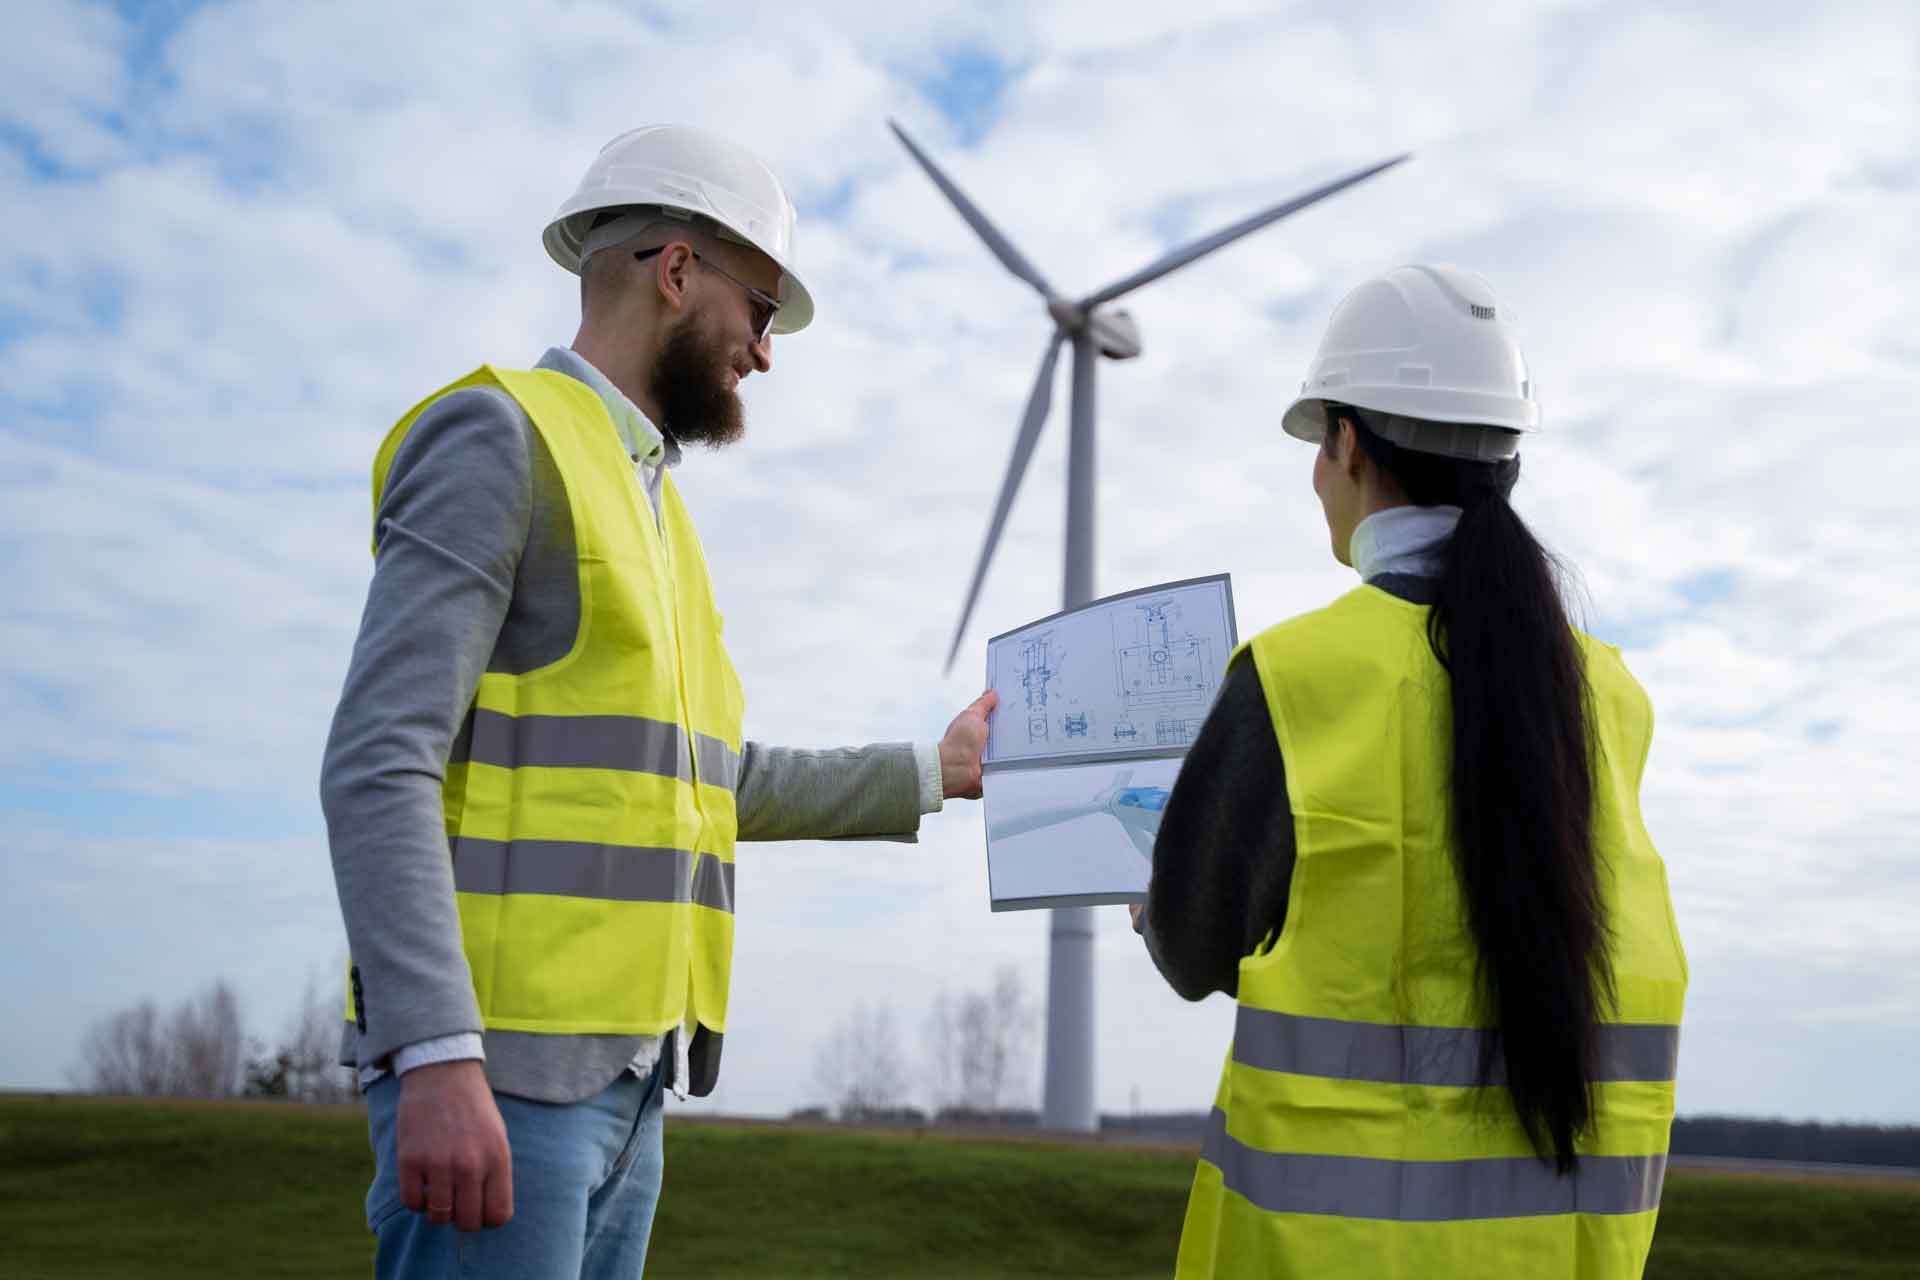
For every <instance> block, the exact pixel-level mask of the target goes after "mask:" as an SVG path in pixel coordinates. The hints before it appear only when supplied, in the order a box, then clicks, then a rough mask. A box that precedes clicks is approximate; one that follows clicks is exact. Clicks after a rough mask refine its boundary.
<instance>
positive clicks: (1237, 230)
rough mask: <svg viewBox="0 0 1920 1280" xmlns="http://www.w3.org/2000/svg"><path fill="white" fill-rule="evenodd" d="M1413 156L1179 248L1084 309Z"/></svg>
mask: <svg viewBox="0 0 1920 1280" xmlns="http://www.w3.org/2000/svg"><path fill="white" fill-rule="evenodd" d="M1411 155H1412V152H1407V153H1405V154H1403V155H1397V156H1395V157H1393V158H1392V159H1391V160H1382V161H1381V162H1380V163H1379V164H1376V165H1369V166H1368V167H1367V168H1365V169H1360V170H1357V171H1356V172H1353V173H1350V174H1348V175H1347V176H1346V177H1344V178H1336V179H1334V180H1333V181H1332V182H1329V183H1327V184H1326V185H1325V186H1319V187H1315V188H1314V189H1313V190H1311V191H1309V192H1307V193H1306V194H1305V195H1298V196H1295V197H1294V198H1293V199H1291V200H1289V201H1287V202H1286V203H1285V204H1277V205H1275V206H1273V208H1271V209H1264V210H1262V211H1261V212H1259V213H1256V214H1254V215H1253V216H1252V217H1251V218H1243V219H1241V220H1240V221H1239V222H1236V223H1234V224H1233V225H1232V226H1230V227H1226V228H1224V229H1222V230H1220V231H1216V232H1214V233H1213V234H1212V235H1210V236H1206V237H1203V238H1202V239H1199V240H1196V241H1194V242H1193V243H1192V244H1190V245H1187V246H1185V247H1184V248H1180V249H1175V250H1174V251H1173V252H1172V253H1169V254H1168V255H1167V256H1166V257H1164V258H1161V259H1160V260H1159V261H1158V262H1155V263H1152V264H1151V265H1149V266H1146V267H1143V268H1141V269H1140V270H1139V271H1136V272H1134V273H1133V274H1132V275H1130V276H1128V277H1127V278H1126V279H1124V280H1120V281H1117V282H1116V283H1114V284H1110V285H1108V286H1107V287H1106V288H1104V289H1102V290H1100V291H1099V292H1098V293H1094V294H1089V295H1088V296H1087V297H1086V298H1084V299H1082V300H1081V302H1080V307H1081V309H1082V310H1092V309H1093V308H1094V307H1097V306H1099V305H1100V304H1101V303H1103V302H1112V301H1113V300H1114V299H1115V298H1118V297H1119V296H1120V295H1122V294H1125V293H1132V292H1133V291H1134V290H1135V289H1138V288H1139V287H1140V286H1141V285H1143V284H1151V283H1152V282H1153V281H1155V280H1158V279H1159V278H1160V277H1161V276H1164V275H1166V274H1167V273H1168V272H1169V271H1178V270H1179V269H1180V268H1181V267H1184V266H1186V265H1187V264H1188V263H1189V262H1192V261H1193V260H1194V259H1195V258H1203V257H1205V256H1206V255H1207V254H1209V253H1212V252H1213V251H1214V250H1215V249H1220V248H1224V247H1225V246H1227V245H1230V244H1232V243H1233V242H1234V241H1235V240H1238V239H1239V238H1240V237H1241V236H1246V235H1252V234H1253V233H1254V232H1256V231H1258V230H1259V229H1260V228H1262V227H1264V226H1267V225H1269V224H1270V223H1275V222H1278V221H1280V219H1282V218H1284V217H1286V216H1287V215H1288V214H1290V213H1298V212H1299V211H1300V210H1302V209H1304V208H1306V207H1307V206H1308V205H1310V204H1317V203H1319V202H1320V201H1322V200H1325V199H1326V198H1327V197H1328V196H1330V195H1333V194H1335V193H1337V192H1340V191H1345V190H1346V189H1347V188H1348V187H1351V186H1353V185H1354V184H1355V183H1357V182H1365V181H1366V180H1367V179H1368V178H1371V177H1373V176H1374V175H1375V174H1376V173H1382V172H1384V171H1385V170H1388V169H1391V168H1393V166H1395V165H1397V164H1399V163H1400V162H1401V161H1403V160H1406V159H1407V158H1409V156H1411Z"/></svg>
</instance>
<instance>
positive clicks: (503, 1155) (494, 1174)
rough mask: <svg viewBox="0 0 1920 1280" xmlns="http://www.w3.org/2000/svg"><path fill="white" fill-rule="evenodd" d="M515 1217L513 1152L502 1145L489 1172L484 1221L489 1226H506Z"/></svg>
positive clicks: (482, 1215) (482, 1218)
mask: <svg viewBox="0 0 1920 1280" xmlns="http://www.w3.org/2000/svg"><path fill="white" fill-rule="evenodd" d="M512 1217H513V1153H512V1152H510V1151H508V1150H507V1147H506V1144H505V1143H502V1144H501V1145H500V1150H499V1152H498V1153H497V1155H496V1157H495V1159H494V1162H493V1168H492V1169H490V1170H489V1171H488V1173H487V1191H486V1201H485V1211H484V1212H483V1213H482V1214H481V1220H482V1222H483V1223H484V1224H485V1225H486V1226H489V1227H504V1226H506V1225H507V1223H508V1221H509V1220H511V1219H512Z"/></svg>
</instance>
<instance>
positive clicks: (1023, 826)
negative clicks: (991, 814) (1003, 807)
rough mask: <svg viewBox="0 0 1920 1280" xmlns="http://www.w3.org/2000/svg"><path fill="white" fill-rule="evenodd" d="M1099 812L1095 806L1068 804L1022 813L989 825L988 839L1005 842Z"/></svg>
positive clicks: (1098, 807) (1098, 808)
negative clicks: (1014, 837) (1013, 837)
mask: <svg viewBox="0 0 1920 1280" xmlns="http://www.w3.org/2000/svg"><path fill="white" fill-rule="evenodd" d="M1099 812H1100V806H1099V805H1093V804H1068V805H1058V806H1055V807H1053V808H1050V809H1035V810H1034V811H1033V812H1032V813H1022V814H1018V815H1016V816H1015V817H1011V818H1005V819H1002V820H1001V821H999V822H992V823H988V824H987V838H988V839H989V840H1005V839H1008V838H1010V837H1012V836H1023V835H1025V834H1027V832H1029V831H1038V830H1040V828H1042V827H1052V826H1057V825H1059V824H1060V823H1062V822H1072V821H1073V820H1074V819H1075V818H1084V817H1086V816H1087V815H1088V814H1090V813H1099Z"/></svg>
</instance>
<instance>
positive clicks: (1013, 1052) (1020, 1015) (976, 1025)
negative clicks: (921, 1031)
mask: <svg viewBox="0 0 1920 1280" xmlns="http://www.w3.org/2000/svg"><path fill="white" fill-rule="evenodd" d="M1034 1023H1035V1011H1034V1008H1033V1005H1032V1002H1031V1001H1030V1000H1029V999H1028V998H1027V992H1026V982H1025V979H1024V978H1022V976H1021V973H1020V970H1019V969H1018V968H1016V967H1014V966H1013V965H1003V966H1002V967H1001V968H999V969H998V970H996V971H995V973H994V980H993V985H992V986H991V987H988V988H987V989H986V990H984V991H965V992H962V993H960V994H959V995H958V996H952V995H949V994H948V993H947V992H945V991H942V992H941V993H940V994H939V995H938V996H936V997H935V998H934V1004H933V1009H932V1011H931V1013H930V1014H929V1015H928V1018H927V1024H926V1055H927V1075H928V1078H929V1079H930V1080H931V1081H932V1082H933V1088H934V1094H935V1106H936V1107H957V1108H959V1109H962V1110H965V1111H972V1112H977V1113H980V1114H983V1115H984V1114H991V1113H993V1112H997V1111H999V1110H1001V1109H1002V1108H1004V1107H1010V1106H1018V1105H1020V1104H1021V1103H1022V1102H1023V1101H1024V1095H1025V1091H1026V1080H1027V1068H1028V1066H1029V1062H1028V1059H1029V1058H1030V1057H1031V1056H1032V1047H1033V1029H1034Z"/></svg>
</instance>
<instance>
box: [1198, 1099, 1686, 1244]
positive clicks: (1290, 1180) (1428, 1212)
mask: <svg viewBox="0 0 1920 1280" xmlns="http://www.w3.org/2000/svg"><path fill="white" fill-rule="evenodd" d="M1200 1158H1201V1159H1202V1160H1205V1161H1206V1162H1207V1163H1209V1164H1211V1165H1214V1166H1215V1167H1216V1168H1218V1169H1219V1170H1220V1174H1221V1177H1222V1180H1223V1182H1224V1183H1225V1186H1226V1188H1227V1190H1229V1191H1231V1192H1233V1193H1235V1194H1236V1195H1239V1196H1242V1197H1244V1198H1245V1199H1246V1200H1248V1201H1250V1202H1251V1203H1252V1204H1254V1205H1257V1206H1258V1207H1259V1208H1261V1209H1264V1210H1266V1211H1267V1212H1269V1213H1311V1214H1324V1215H1327V1216H1329V1217H1340V1218H1372V1219H1378V1220H1381V1221H1387V1222H1459V1221H1468V1220H1472V1219H1475V1218H1530V1217H1537V1216H1539V1215H1542V1214H1553V1213H1601V1214H1617V1213H1645V1212H1647V1211H1648V1210H1651V1209H1657V1208H1659V1207H1660V1182H1661V1179H1662V1178H1663V1177H1664V1176H1665V1174H1666V1168H1667V1157H1666V1154H1665V1153H1664V1152H1662V1153H1660V1154H1657V1155H1645V1156H1583V1157H1581V1160H1580V1166H1579V1168H1578V1169H1577V1170H1576V1171H1575V1173H1574V1174H1573V1176H1571V1177H1565V1178H1563V1177H1561V1176H1560V1175H1559V1174H1558V1173H1557V1172H1555V1170H1554V1168H1553V1166H1552V1165H1550V1164H1548V1163H1546V1162H1545V1161H1543V1160H1541V1159H1540V1158H1539V1157H1537V1156H1495V1157H1491V1158H1488V1159H1481V1160H1420V1161H1413V1160H1378V1159H1372V1158H1369V1157H1366V1156H1317V1155H1299V1154H1295V1153H1291V1152H1280V1151H1261V1150H1259V1149H1258V1148H1256V1147H1250V1146H1247V1145H1246V1144H1245V1143H1242V1142H1239V1141H1236V1140H1235V1139H1234V1138H1233V1137H1232V1136H1231V1135H1229V1134H1228V1133H1227V1115H1226V1112H1224V1111H1221V1110H1219V1109H1218V1108H1215V1109H1214V1111H1213V1114H1212V1115H1211V1116H1210V1117H1209V1118H1208V1123H1207V1137H1206V1141H1205V1143H1204V1144H1203V1145H1202V1146H1201V1148H1200Z"/></svg>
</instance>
